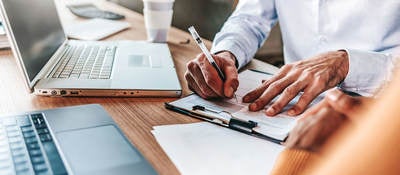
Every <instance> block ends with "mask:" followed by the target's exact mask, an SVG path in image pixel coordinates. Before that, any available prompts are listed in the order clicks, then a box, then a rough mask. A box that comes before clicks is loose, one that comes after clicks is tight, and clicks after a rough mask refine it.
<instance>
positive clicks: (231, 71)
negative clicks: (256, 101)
mask: <svg viewBox="0 0 400 175" xmlns="http://www.w3.org/2000/svg"><path fill="white" fill-rule="evenodd" d="M224 73H225V76H226V80H225V83H224V94H225V97H228V98H232V97H233V94H234V92H235V91H236V90H237V88H238V87H239V79H238V73H237V69H236V67H235V66H224Z"/></svg>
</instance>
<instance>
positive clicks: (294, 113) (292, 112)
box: [288, 109, 296, 115]
mask: <svg viewBox="0 0 400 175" xmlns="http://www.w3.org/2000/svg"><path fill="white" fill-rule="evenodd" d="M288 114H289V115H296V111H295V110H294V109H291V110H289V111H288Z"/></svg>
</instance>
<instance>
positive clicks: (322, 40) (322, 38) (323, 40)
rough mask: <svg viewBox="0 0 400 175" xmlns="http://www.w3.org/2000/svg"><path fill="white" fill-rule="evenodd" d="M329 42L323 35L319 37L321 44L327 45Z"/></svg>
mask: <svg viewBox="0 0 400 175" xmlns="http://www.w3.org/2000/svg"><path fill="white" fill-rule="evenodd" d="M327 41H328V39H327V38H326V37H325V36H323V35H321V36H319V42H320V43H326V42H327Z"/></svg>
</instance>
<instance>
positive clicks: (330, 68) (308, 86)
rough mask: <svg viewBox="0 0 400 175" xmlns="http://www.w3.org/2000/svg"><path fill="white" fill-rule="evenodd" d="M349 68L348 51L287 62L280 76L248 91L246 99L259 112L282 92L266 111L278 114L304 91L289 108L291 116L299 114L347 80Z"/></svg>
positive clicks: (268, 113)
mask: <svg viewBox="0 0 400 175" xmlns="http://www.w3.org/2000/svg"><path fill="white" fill-rule="evenodd" d="M348 70H349V59H348V55H347V53H346V52H345V51H333V52H327V53H324V54H321V55H318V56H316V57H314V58H311V59H307V60H303V61H299V62H296V63H292V64H287V65H285V66H283V67H282V68H281V70H280V72H279V73H278V74H277V75H275V76H274V77H272V78H271V79H269V80H267V81H265V82H264V83H263V84H262V85H261V86H259V87H258V88H256V89H255V90H253V91H251V92H249V93H248V94H246V95H245V96H244V97H243V102H245V103H251V104H250V105H249V110H250V111H258V110H261V109H263V108H264V107H265V106H266V105H268V104H269V103H270V102H271V101H272V100H273V99H274V98H275V97H276V96H278V95H279V94H281V96H280V97H279V98H278V99H277V100H276V101H275V102H274V103H273V104H272V105H271V106H270V107H269V108H268V109H267V110H266V114H267V115H268V116H274V115H276V114H278V113H280V112H281V110H282V109H283V108H284V107H285V106H286V105H287V104H288V103H289V102H290V101H291V100H292V99H293V98H295V97H296V95H297V94H299V93H300V92H302V91H303V92H304V93H303V94H302V95H301V97H300V99H299V101H298V102H297V103H296V104H295V105H294V106H293V107H292V108H291V109H289V111H288V114H289V115H292V116H294V115H299V114H301V113H302V112H303V111H304V110H305V109H306V108H307V106H308V105H309V104H310V103H311V102H312V100H313V99H314V98H315V97H317V96H318V95H319V94H320V93H322V92H323V91H325V90H327V89H330V88H332V87H334V86H336V85H337V84H339V83H340V82H341V81H343V80H344V79H345V77H346V76H347V73H348Z"/></svg>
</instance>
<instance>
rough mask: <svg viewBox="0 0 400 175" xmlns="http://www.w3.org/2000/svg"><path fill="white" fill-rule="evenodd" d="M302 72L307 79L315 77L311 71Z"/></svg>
mask: <svg viewBox="0 0 400 175" xmlns="http://www.w3.org/2000/svg"><path fill="white" fill-rule="evenodd" d="M301 72H302V74H303V75H304V76H305V77H306V78H311V77H312V76H313V73H312V71H311V70H308V69H306V70H303V71H301Z"/></svg>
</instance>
